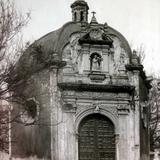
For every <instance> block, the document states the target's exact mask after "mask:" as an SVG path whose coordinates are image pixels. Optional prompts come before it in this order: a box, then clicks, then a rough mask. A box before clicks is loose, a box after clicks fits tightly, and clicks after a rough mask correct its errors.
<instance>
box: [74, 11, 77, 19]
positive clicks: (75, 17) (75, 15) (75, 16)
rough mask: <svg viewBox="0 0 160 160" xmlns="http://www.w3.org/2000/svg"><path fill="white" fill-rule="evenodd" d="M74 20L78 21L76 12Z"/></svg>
mask: <svg viewBox="0 0 160 160" xmlns="http://www.w3.org/2000/svg"><path fill="white" fill-rule="evenodd" d="M74 20H75V21H76V20H77V13H76V12H75V13H74Z"/></svg>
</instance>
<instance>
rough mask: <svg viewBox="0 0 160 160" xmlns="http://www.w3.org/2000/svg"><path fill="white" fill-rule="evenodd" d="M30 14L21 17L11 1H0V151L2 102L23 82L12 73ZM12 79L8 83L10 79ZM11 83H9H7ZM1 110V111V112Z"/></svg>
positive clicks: (2, 145) (4, 125) (2, 144)
mask: <svg viewBox="0 0 160 160" xmlns="http://www.w3.org/2000/svg"><path fill="white" fill-rule="evenodd" d="M29 18H30V14H29V13H28V14H26V16H23V15H22V14H20V13H19V12H18V11H17V10H16V9H15V6H14V1H12V0H0V150H1V151H6V146H8V137H7V135H8V130H9V128H8V124H9V123H10V122H9V119H8V110H7V108H3V107H4V105H3V104H2V102H3V101H10V100H11V99H13V97H12V93H11V92H10V91H14V90H17V88H18V86H19V87H20V86H21V85H22V83H23V82H24V80H22V79H16V78H15V77H16V75H14V74H13V71H14V69H15V67H16V61H17V59H18V57H19V56H20V55H21V53H22V52H23V50H24V49H25V47H24V46H23V44H22V35H21V32H22V29H23V28H24V27H25V26H26V25H27V23H28V21H29ZM11 77H12V79H14V80H12V81H9V80H10V79H11ZM8 82H11V83H8ZM2 108H3V111H2ZM7 148H8V147H7Z"/></svg>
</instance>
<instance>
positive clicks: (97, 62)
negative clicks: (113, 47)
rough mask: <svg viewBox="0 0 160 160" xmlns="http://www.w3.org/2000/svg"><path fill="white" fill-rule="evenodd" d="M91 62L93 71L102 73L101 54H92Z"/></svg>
mask: <svg viewBox="0 0 160 160" xmlns="http://www.w3.org/2000/svg"><path fill="white" fill-rule="evenodd" d="M90 61H91V65H90V67H91V71H100V70H101V62H102V58H101V56H100V55H99V54H92V55H91V57H90Z"/></svg>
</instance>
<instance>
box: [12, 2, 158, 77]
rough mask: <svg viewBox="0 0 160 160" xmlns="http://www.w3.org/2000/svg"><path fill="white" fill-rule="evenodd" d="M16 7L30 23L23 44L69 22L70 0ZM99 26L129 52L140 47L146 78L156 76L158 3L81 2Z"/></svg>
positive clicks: (17, 4) (24, 32)
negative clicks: (120, 37)
mask: <svg viewBox="0 0 160 160" xmlns="http://www.w3.org/2000/svg"><path fill="white" fill-rule="evenodd" d="M14 1H15V4H16V8H17V9H18V10H19V11H20V12H22V13H23V14H26V13H27V12H31V20H30V21H29V23H28V25H27V26H26V27H25V28H24V30H23V38H24V41H30V42H33V41H34V40H37V39H38V38H40V37H42V36H43V35H45V34H47V33H49V32H51V31H54V30H56V29H58V28H60V27H61V26H62V25H63V24H64V23H66V22H68V21H71V18H72V16H71V8H70V5H71V4H72V3H73V2H74V0H14ZM85 1H86V2H87V3H88V5H89V8H90V9H89V21H90V19H91V15H92V14H91V12H92V11H95V12H96V18H97V21H98V22H99V23H105V22H107V24H108V25H109V26H111V27H113V28H114V29H116V30H118V31H119V32H120V33H121V34H122V35H124V36H125V38H126V39H127V40H128V42H129V44H130V46H131V49H132V50H133V49H135V50H136V49H138V48H140V47H141V48H143V50H144V52H145V59H144V61H143V65H144V69H145V71H146V73H147V75H152V74H155V75H156V76H160V0H85Z"/></svg>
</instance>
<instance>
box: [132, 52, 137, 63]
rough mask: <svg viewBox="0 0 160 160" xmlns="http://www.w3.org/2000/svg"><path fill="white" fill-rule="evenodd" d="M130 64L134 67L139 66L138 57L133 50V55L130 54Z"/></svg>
mask: <svg viewBox="0 0 160 160" xmlns="http://www.w3.org/2000/svg"><path fill="white" fill-rule="evenodd" d="M132 64H134V65H138V64H139V57H138V55H137V51H136V50H133V53H132Z"/></svg>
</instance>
